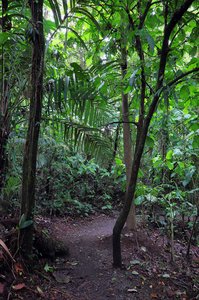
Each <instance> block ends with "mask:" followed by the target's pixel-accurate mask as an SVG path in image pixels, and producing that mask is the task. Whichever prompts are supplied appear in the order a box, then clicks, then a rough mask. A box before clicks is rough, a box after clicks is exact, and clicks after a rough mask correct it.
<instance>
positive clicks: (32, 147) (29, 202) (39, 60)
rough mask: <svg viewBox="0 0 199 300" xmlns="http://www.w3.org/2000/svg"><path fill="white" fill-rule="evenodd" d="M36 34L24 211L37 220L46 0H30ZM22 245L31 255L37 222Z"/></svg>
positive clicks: (23, 237)
mask: <svg viewBox="0 0 199 300" xmlns="http://www.w3.org/2000/svg"><path fill="white" fill-rule="evenodd" d="M29 5H30V9H31V15H32V24H33V30H34V34H33V36H32V70H31V86H32V95H31V100H30V115H29V127H28V132H27V138H26V144H25V152H24V160H23V178H22V202H21V215H24V216H25V218H26V220H33V218H34V208H35V176H36V158H37V148H38V138H39V131H40V121H41V110H42V97H43V69H44V47H45V45H44V33H43V0H29ZM20 241H21V247H22V249H23V251H24V253H25V254H26V255H27V256H28V255H30V254H31V252H32V243H33V225H31V226H28V227H27V228H25V229H23V230H22V232H21V236H20Z"/></svg>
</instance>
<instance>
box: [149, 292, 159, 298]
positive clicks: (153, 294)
mask: <svg viewBox="0 0 199 300" xmlns="http://www.w3.org/2000/svg"><path fill="white" fill-rule="evenodd" d="M150 297H151V299H158V295H157V293H151V295H150Z"/></svg>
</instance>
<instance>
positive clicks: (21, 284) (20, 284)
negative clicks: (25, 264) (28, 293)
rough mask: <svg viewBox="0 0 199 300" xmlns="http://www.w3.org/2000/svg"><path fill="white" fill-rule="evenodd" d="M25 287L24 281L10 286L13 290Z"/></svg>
mask: <svg viewBox="0 0 199 300" xmlns="http://www.w3.org/2000/svg"><path fill="white" fill-rule="evenodd" d="M25 287H26V285H25V283H18V284H15V285H13V286H12V288H13V290H15V291H19V290H22V289H23V288H25Z"/></svg>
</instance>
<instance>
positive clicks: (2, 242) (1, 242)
mask: <svg viewBox="0 0 199 300" xmlns="http://www.w3.org/2000/svg"><path fill="white" fill-rule="evenodd" d="M0 245H1V247H2V248H3V249H4V250H5V251H6V253H7V254H8V256H10V258H11V259H12V260H13V261H14V262H15V260H14V258H13V256H12V254H11V253H10V251H9V249H8V247H7V246H6V244H5V243H4V241H2V239H0Z"/></svg>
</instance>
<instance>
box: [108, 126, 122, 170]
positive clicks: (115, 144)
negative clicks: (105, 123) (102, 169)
mask: <svg viewBox="0 0 199 300" xmlns="http://www.w3.org/2000/svg"><path fill="white" fill-rule="evenodd" d="M119 135H120V123H118V125H117V128H116V132H115V142H114V149H113V157H112V160H111V161H110V163H109V166H108V171H109V172H110V171H111V168H112V166H113V163H114V161H115V158H116V155H117V150H118V144H119Z"/></svg>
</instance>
